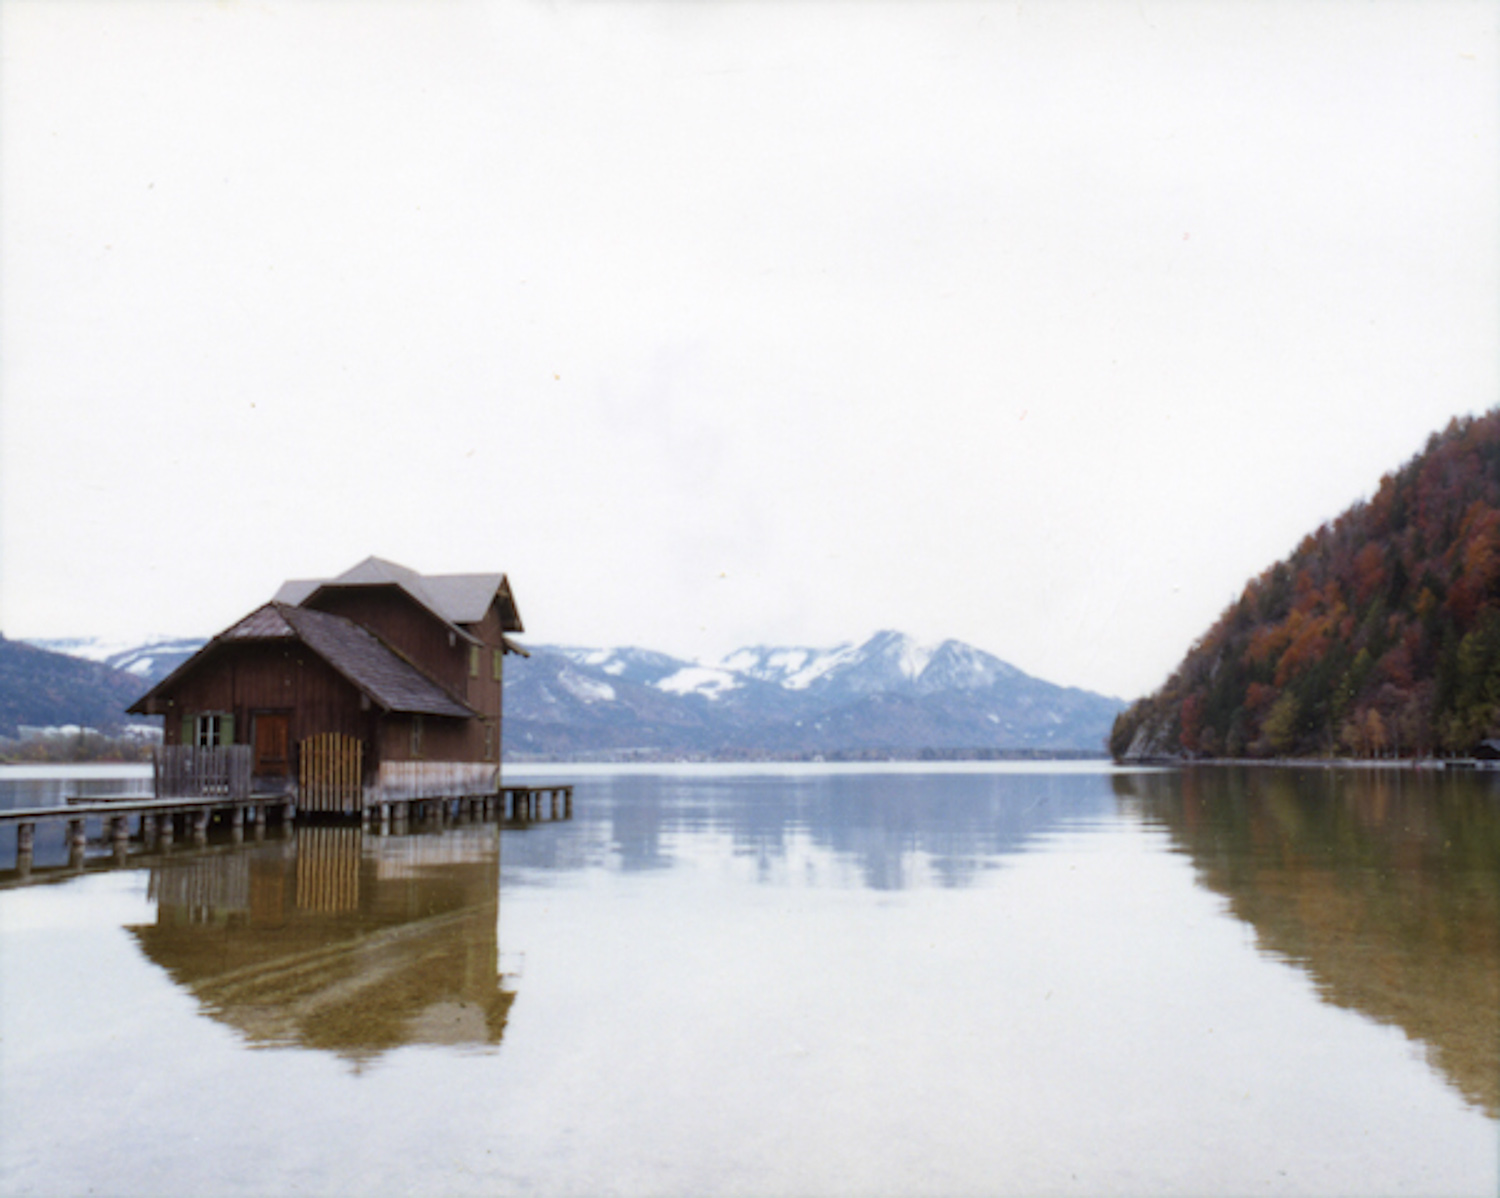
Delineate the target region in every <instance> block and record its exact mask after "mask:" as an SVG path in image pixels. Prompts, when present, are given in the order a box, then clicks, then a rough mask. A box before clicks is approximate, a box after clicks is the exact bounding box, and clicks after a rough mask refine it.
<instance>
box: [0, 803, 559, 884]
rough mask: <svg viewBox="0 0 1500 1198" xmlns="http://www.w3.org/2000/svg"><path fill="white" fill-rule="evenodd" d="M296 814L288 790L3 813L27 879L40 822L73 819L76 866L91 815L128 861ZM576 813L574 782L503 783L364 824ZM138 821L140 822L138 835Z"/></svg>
mask: <svg viewBox="0 0 1500 1198" xmlns="http://www.w3.org/2000/svg"><path fill="white" fill-rule="evenodd" d="M297 814H298V812H297V803H296V799H295V797H294V796H292V795H290V794H286V793H278V794H266V795H250V796H236V797H229V796H227V795H213V794H205V795H195V796H190V797H186V798H171V799H158V798H156V797H155V796H147V795H119V796H97V795H79V796H70V797H69V798H68V800H67V802H66V803H65V804H64V805H63V806H57V807H17V808H12V809H11V810H9V811H0V827H6V826H10V825H14V826H15V829H16V870H17V872H18V873H19V874H20V875H21V876H22V877H23V878H24V877H25V876H27V875H28V874H29V873H30V872H31V868H32V863H33V859H34V853H35V851H36V828H37V825H38V824H39V823H44V822H55V821H62V822H64V823H65V824H66V832H65V836H66V840H65V843H66V845H67V847H68V851H69V860H70V862H73V863H74V865H75V868H76V867H79V866H81V865H82V862H83V855H84V847H85V845H86V844H87V828H88V820H89V819H91V818H97V819H101V820H102V821H103V823H104V831H105V836H106V838H107V839H108V840H109V841H110V842H111V843H112V845H113V847H114V852H115V858H116V860H117V861H118V862H123V860H124V858H125V856H126V852H127V849H128V846H129V844H130V841H131V840H132V839H138V840H139V841H140V842H141V843H142V844H143V845H145V846H146V847H147V848H148V849H161V850H165V851H170V848H171V846H172V843H173V842H174V840H176V838H177V837H178V836H179V835H181V836H183V837H191V838H192V841H193V843H194V844H197V845H203V844H206V843H207V841H208V830H209V826H210V824H215V823H216V824H217V825H218V826H221V827H223V826H227V827H228V828H229V829H230V835H231V838H232V839H233V840H236V841H239V840H242V839H243V838H244V836H245V834H246V831H247V830H248V831H249V832H250V834H251V835H252V836H254V837H255V838H256V839H262V838H263V837H264V836H265V830H266V827H267V825H268V824H269V823H272V822H275V823H279V824H281V825H283V826H285V827H290V826H291V825H292V823H293V822H294V821H295V820H296V818H297ZM572 817H573V787H572V785H561V786H503V787H501V788H500V789H499V790H498V791H496V792H495V793H493V794H484V795H468V796H461V797H457V798H454V797H449V796H443V797H439V798H425V799H400V800H389V801H385V802H380V803H376V804H374V805H373V806H371V807H368V808H366V809H365V810H364V812H363V816H362V822H363V824H364V826H365V827H366V828H369V829H370V830H371V831H379V832H382V833H385V834H390V833H392V832H395V833H397V834H399V833H401V832H404V831H405V830H406V829H407V826H408V825H409V824H412V823H416V824H431V823H433V822H437V823H445V822H447V821H449V820H461V821H465V822H467V821H470V820H494V821H497V822H500V823H508V824H519V825H522V826H524V825H527V824H531V823H533V822H536V821H539V820H562V819H572ZM132 822H134V824H135V825H136V831H135V832H134V833H132V830H131V825H132Z"/></svg>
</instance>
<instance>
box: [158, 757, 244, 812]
mask: <svg viewBox="0 0 1500 1198" xmlns="http://www.w3.org/2000/svg"><path fill="white" fill-rule="evenodd" d="M250 764H251V763H250V746H249V745H217V746H215V747H213V748H199V747H198V746H196V745H163V746H162V747H161V748H159V749H157V750H156V752H155V753H154V754H153V756H152V774H153V775H154V779H155V784H156V797H157V798H159V799H186V798H197V797H198V796H199V795H223V796H225V797H226V798H231V799H245V798H249V797H250Z"/></svg>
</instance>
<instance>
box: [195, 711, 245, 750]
mask: <svg viewBox="0 0 1500 1198" xmlns="http://www.w3.org/2000/svg"><path fill="white" fill-rule="evenodd" d="M188 743H189V744H191V745H194V746H195V747H197V748H199V749H213V748H217V747H218V746H219V745H232V744H233V743H234V717H233V716H232V715H230V714H229V713H228V712H223V711H205V712H202V713H201V714H200V715H199V716H198V718H197V719H195V720H194V721H193V727H192V739H191V740H190V741H189V742H188Z"/></svg>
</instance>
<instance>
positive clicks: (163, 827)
mask: <svg viewBox="0 0 1500 1198" xmlns="http://www.w3.org/2000/svg"><path fill="white" fill-rule="evenodd" d="M176 823H177V821H176V819H175V818H174V817H173V815H172V813H171V812H170V811H163V812H162V813H161V814H160V815H158V816H157V817H156V841H157V844H158V845H160V846H161V851H162V852H164V853H165V852H167V851H168V850H170V849H171V847H172V837H173V835H174V834H175V831H176Z"/></svg>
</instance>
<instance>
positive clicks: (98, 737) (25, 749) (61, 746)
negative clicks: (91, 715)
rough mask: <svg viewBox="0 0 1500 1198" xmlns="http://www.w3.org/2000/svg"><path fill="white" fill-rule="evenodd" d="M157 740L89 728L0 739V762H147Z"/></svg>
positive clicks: (31, 763)
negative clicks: (107, 733)
mask: <svg viewBox="0 0 1500 1198" xmlns="http://www.w3.org/2000/svg"><path fill="white" fill-rule="evenodd" d="M158 743H159V742H158V741H157V740H154V739H150V738H146V737H141V736H131V735H127V736H108V735H105V734H104V733H101V732H97V731H95V730H94V729H92V728H83V729H80V730H78V731H77V732H64V733H53V734H50V735H45V736H28V737H25V738H24V739H20V740H11V739H0V765H63V764H69V765H72V764H89V763H93V762H98V763H100V764H106V763H107V764H115V763H121V764H132V763H136V762H149V761H150V760H151V750H152V749H153V748H154V747H155V746H156V745H157V744H158Z"/></svg>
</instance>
